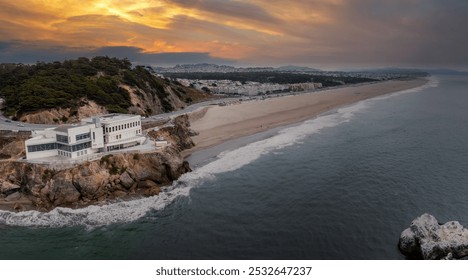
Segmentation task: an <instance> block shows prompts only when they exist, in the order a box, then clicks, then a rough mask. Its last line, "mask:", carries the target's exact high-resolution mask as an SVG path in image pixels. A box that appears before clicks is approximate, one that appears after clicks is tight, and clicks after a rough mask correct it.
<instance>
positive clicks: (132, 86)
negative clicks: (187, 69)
mask: <svg viewBox="0 0 468 280" xmlns="http://www.w3.org/2000/svg"><path fill="white" fill-rule="evenodd" d="M0 97H2V98H3V99H4V104H3V105H4V109H3V113H4V114H5V115H7V116H11V117H12V118H14V119H20V120H23V121H30V122H36V123H63V122H71V121H77V120H78V119H80V118H83V117H87V116H90V115H95V114H100V113H112V112H118V113H135V114H140V115H152V114H157V113H163V112H169V111H172V110H177V109H180V108H183V107H185V106H186V105H187V104H189V103H192V102H195V101H198V100H201V99H206V98H208V97H209V95H207V94H206V93H203V92H201V91H198V90H195V89H193V88H187V87H184V86H182V85H180V84H178V83H174V82H171V81H169V80H167V79H162V78H160V77H157V76H156V75H155V74H154V73H152V69H151V68H150V67H143V66H136V67H132V65H131V63H130V62H129V61H128V60H127V59H118V58H109V57H102V56H99V57H94V58H92V59H88V58H83V57H82V58H78V59H75V60H66V61H64V62H53V63H44V62H38V63H36V64H34V65H23V64H0Z"/></svg>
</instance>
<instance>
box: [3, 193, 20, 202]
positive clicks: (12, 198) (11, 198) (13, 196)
mask: <svg viewBox="0 0 468 280" xmlns="http://www.w3.org/2000/svg"><path fill="white" fill-rule="evenodd" d="M20 198H21V194H20V193H19V192H15V193H12V194H10V195H9V196H7V197H6V198H5V201H16V200H19V199H20Z"/></svg>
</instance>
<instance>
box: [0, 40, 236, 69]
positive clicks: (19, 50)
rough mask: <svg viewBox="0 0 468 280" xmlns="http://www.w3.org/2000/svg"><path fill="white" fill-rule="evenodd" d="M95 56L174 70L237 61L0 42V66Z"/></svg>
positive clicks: (196, 54) (134, 50) (121, 48)
mask: <svg viewBox="0 0 468 280" xmlns="http://www.w3.org/2000/svg"><path fill="white" fill-rule="evenodd" d="M95 56H109V57H118V58H128V59H129V60H130V61H132V62H133V63H134V64H145V65H148V64H150V65H155V66H171V65H175V64H184V63H215V64H232V63H234V61H233V60H229V59H223V58H216V57H213V56H211V55H210V54H209V53H200V52H179V53H146V52H144V51H143V49H140V48H137V47H129V46H116V47H102V48H97V49H92V48H88V49H87V48H71V47H66V46H58V45H51V44H48V43H47V42H37V44H30V43H25V42H0V62H9V63H35V62H37V61H44V62H52V61H63V60H66V59H73V58H77V57H90V58H91V57H95Z"/></svg>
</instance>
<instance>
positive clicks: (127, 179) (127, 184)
mask: <svg viewBox="0 0 468 280" xmlns="http://www.w3.org/2000/svg"><path fill="white" fill-rule="evenodd" d="M134 182H135V181H134V180H133V179H132V177H131V176H130V174H128V172H124V173H122V175H120V184H121V185H122V186H124V188H126V189H129V188H131V187H132V185H133V183H134Z"/></svg>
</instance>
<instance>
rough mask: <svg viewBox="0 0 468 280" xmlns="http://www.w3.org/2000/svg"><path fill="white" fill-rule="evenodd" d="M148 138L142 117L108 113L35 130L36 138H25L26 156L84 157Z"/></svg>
mask: <svg viewBox="0 0 468 280" xmlns="http://www.w3.org/2000/svg"><path fill="white" fill-rule="evenodd" d="M145 140H146V138H145V137H144V136H143V134H142V129H141V117H140V116H138V115H124V114H108V115H103V116H98V117H92V118H86V119H83V120H82V121H81V124H79V125H74V124H73V125H61V126H58V127H56V128H50V129H46V130H43V131H37V132H35V133H34V134H33V138H31V139H28V140H26V141H25V148H26V158H27V159H37V158H45V157H52V156H61V157H67V158H80V157H83V156H86V155H90V154H95V153H100V152H109V151H113V150H119V149H125V148H129V147H133V146H136V145H141V144H143V143H144V141H145Z"/></svg>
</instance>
